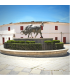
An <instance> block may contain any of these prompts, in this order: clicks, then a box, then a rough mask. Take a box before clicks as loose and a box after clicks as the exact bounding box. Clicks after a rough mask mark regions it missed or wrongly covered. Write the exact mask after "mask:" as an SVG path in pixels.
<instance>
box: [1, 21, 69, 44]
mask: <svg viewBox="0 0 70 80" xmlns="http://www.w3.org/2000/svg"><path fill="white" fill-rule="evenodd" d="M29 24H32V25H36V26H39V25H41V24H42V22H34V21H33V22H19V23H10V24H4V25H1V26H0V44H4V42H6V41H7V40H13V38H28V35H24V34H23V35H22V34H20V32H21V31H22V30H25V27H26V26H28V25H29ZM43 24H44V26H42V27H41V32H42V36H43V38H53V40H60V42H64V43H70V41H69V35H70V33H69V23H62V22H43ZM35 35H36V34H34V33H32V38H35ZM29 38H31V35H30V36H29ZM36 38H41V37H40V34H38V35H37V37H36Z"/></svg>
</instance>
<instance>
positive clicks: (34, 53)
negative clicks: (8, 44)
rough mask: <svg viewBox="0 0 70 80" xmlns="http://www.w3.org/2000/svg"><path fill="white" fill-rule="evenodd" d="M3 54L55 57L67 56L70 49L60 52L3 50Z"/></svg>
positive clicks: (60, 50)
mask: <svg viewBox="0 0 70 80" xmlns="http://www.w3.org/2000/svg"><path fill="white" fill-rule="evenodd" d="M0 51H1V53H4V54H8V55H14V56H29V57H55V56H65V55H67V51H68V49H59V50H38V51H37V50H10V49H1V50H0Z"/></svg>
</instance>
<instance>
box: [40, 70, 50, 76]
mask: <svg viewBox="0 0 70 80" xmlns="http://www.w3.org/2000/svg"><path fill="white" fill-rule="evenodd" d="M40 74H41V75H51V71H47V70H41V73H40Z"/></svg>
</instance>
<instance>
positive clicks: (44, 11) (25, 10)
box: [0, 5, 69, 25]
mask: <svg viewBox="0 0 70 80" xmlns="http://www.w3.org/2000/svg"><path fill="white" fill-rule="evenodd" d="M30 21H51V22H56V21H59V22H66V23H68V22H69V5H0V25H3V24H9V23H11V22H13V23H16V22H30Z"/></svg>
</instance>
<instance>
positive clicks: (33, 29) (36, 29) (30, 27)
mask: <svg viewBox="0 0 70 80" xmlns="http://www.w3.org/2000/svg"><path fill="white" fill-rule="evenodd" d="M41 26H44V25H43V23H42V24H41V25H40V26H34V25H32V24H30V25H28V26H27V27H26V28H25V30H23V31H21V32H20V33H23V34H25V35H27V34H28V38H29V35H30V34H31V37H32V32H34V34H35V33H36V35H35V38H36V36H37V35H38V33H40V35H41V38H43V36H42V32H41Z"/></svg>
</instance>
